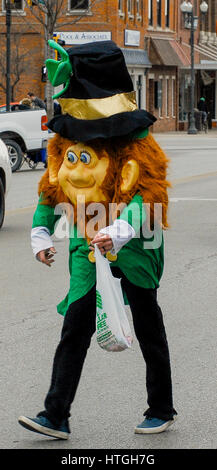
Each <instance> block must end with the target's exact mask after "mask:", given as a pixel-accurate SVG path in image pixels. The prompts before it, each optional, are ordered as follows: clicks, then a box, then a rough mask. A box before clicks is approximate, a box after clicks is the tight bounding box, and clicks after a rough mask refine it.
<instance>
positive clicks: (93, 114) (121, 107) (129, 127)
mask: <svg viewBox="0 0 217 470" xmlns="http://www.w3.org/2000/svg"><path fill="white" fill-rule="evenodd" d="M49 44H50V46H51V47H53V48H55V49H58V51H59V53H60V54H61V57H62V60H61V61H54V60H53V59H48V60H47V61H46V66H47V69H48V78H49V80H50V81H51V83H52V84H53V85H54V86H57V85H59V84H60V83H63V82H64V83H65V87H64V89H63V90H62V91H61V92H60V93H59V94H58V95H54V97H57V96H58V101H59V104H60V106H61V114H60V115H56V116H54V117H53V118H52V119H51V120H50V121H49V123H48V127H49V128H50V129H51V130H52V131H54V132H57V133H58V134H60V135H61V136H63V137H66V138H68V139H70V140H77V141H81V142H86V141H88V140H92V139H96V138H99V137H101V138H110V137H118V136H125V135H128V134H131V133H134V132H135V131H136V132H138V131H139V130H141V131H142V130H144V129H146V128H148V127H149V126H151V125H152V124H153V123H154V122H155V121H156V118H155V117H154V116H152V115H151V114H150V113H148V112H147V111H145V110H140V109H138V107H137V105H136V99H135V92H134V91H133V84H132V80H131V77H130V75H129V73H128V70H127V67H126V64H125V60H124V56H123V53H122V51H121V50H120V48H119V47H117V45H116V44H115V43H114V42H113V41H100V42H92V43H88V44H83V45H81V46H77V47H72V48H70V49H67V50H66V49H63V48H62V47H61V46H59V45H58V44H56V42H54V41H49ZM60 95H61V98H60Z"/></svg>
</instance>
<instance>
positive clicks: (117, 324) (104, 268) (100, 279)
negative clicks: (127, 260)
mask: <svg viewBox="0 0 217 470" xmlns="http://www.w3.org/2000/svg"><path fill="white" fill-rule="evenodd" d="M95 258H96V296H97V297H96V331H97V336H96V338H97V342H98V344H99V346H100V347H101V348H102V349H105V350H106V351H124V349H127V348H130V347H131V343H132V340H133V338H132V334H131V329H130V325H129V322H128V318H127V315H126V311H125V306H124V298H123V294H122V289H121V285H120V283H121V280H120V279H118V278H115V277H113V276H112V272H111V269H110V266H109V261H108V260H107V258H104V256H103V255H101V253H100V250H99V248H98V247H97V246H95Z"/></svg>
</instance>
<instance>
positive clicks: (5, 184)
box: [0, 139, 11, 228]
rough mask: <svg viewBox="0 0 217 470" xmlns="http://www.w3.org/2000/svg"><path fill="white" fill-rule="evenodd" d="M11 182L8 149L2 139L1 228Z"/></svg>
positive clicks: (0, 158)
mask: <svg viewBox="0 0 217 470" xmlns="http://www.w3.org/2000/svg"><path fill="white" fill-rule="evenodd" d="M10 184H11V165H10V159H9V155H8V149H7V147H6V145H5V144H4V142H3V141H2V140H1V139H0V228H1V227H2V225H3V221H4V216H5V196H6V195H7V193H8V190H9V187H10Z"/></svg>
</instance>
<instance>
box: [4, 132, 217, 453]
mask: <svg viewBox="0 0 217 470" xmlns="http://www.w3.org/2000/svg"><path fill="white" fill-rule="evenodd" d="M156 139H157V140H158V141H159V143H160V144H161V145H162V147H163V148H164V149H165V150H166V153H167V155H168V157H169V158H170V168H169V179H170V180H171V181H172V183H173V187H172V189H171V190H170V193H169V196H170V199H171V203H170V213H169V221H170V225H171V229H170V230H169V231H168V232H167V233H166V234H165V251H166V262H165V272H164V276H163V278H162V282H161V288H160V290H159V303H160V305H161V307H162V310H163V314H164V321H165V325H166V330H167V336H168V341H169V346H170V355H171V363H172V371H173V386H174V406H175V408H176V409H177V411H178V414H179V416H178V420H177V422H176V423H175V424H174V426H173V427H171V428H170V429H169V430H168V431H167V432H165V433H162V434H159V435H149V436H142V435H135V434H134V432H133V430H134V426H135V425H136V424H138V423H139V422H140V421H142V414H143V411H144V409H145V408H146V407H147V406H146V392H145V386H144V383H145V367H144V363H143V359H142V357H141V353H140V350H139V347H138V343H137V340H136V339H134V343H133V347H132V349H131V350H128V351H124V352H122V353H119V354H118V353H117V354H115V353H108V352H104V351H102V350H101V349H100V348H99V346H98V345H97V344H96V340H95V336H94V337H93V340H92V344H91V348H90V350H89V354H88V356H87V360H86V363H85V366H84V370H83V375H82V378H81V382H80V385H79V389H78V393H77V396H76V399H75V402H74V405H73V407H72V417H71V419H70V426H71V437H70V439H69V441H65V442H64V441H56V440H52V439H49V438H46V437H45V436H40V435H37V434H34V433H31V432H28V431H27V430H25V429H24V428H22V427H21V426H19V425H18V423H17V418H18V416H19V415H20V414H26V415H27V416H34V415H35V414H36V413H37V412H38V411H40V410H41V409H43V400H44V396H45V393H46V392H47V388H48V385H49V381H50V373H51V365H52V359H53V354H54V350H55V347H56V345H57V342H58V340H59V334H60V329H61V325H62V317H61V316H60V315H58V314H57V313H56V303H57V302H59V301H60V300H61V299H62V298H63V297H64V296H65V294H66V292H67V288H68V282H69V276H68V242H67V241H66V240H57V241H56V243H55V246H56V249H57V255H56V262H55V264H54V265H53V266H52V268H51V269H49V268H47V267H46V266H44V265H42V264H40V263H38V262H36V261H34V259H33V256H32V252H31V247H30V240H29V238H30V237H29V233H30V228H31V222H32V215H33V212H34V206H35V205H36V203H37V183H38V181H39V179H40V177H41V176H42V174H43V171H44V168H43V166H41V167H40V166H39V167H38V168H37V169H36V170H35V171H31V170H28V169H27V167H23V168H22V169H21V170H20V171H19V172H17V173H15V174H13V177H12V187H11V190H10V193H9V194H8V199H7V214H6V219H5V224H4V227H3V229H2V231H1V232H0V259H1V265H0V266H1V269H0V289H1V294H0V313H1V333H0V367H1V437H0V448H7V449H12V448H14V449H15V448H16V449H21V448H24V449H58V448H60V449H103V448H105V449H127V448H128V449H200V448H201V449H208V448H209V449H215V448H216V442H217V429H216V412H217V405H216V382H217V371H216V291H217V289H216V279H217V243H216V219H217V185H216V181H217V133H216V132H212V133H209V134H208V136H207V135H203V134H200V135H197V136H188V135H186V134H171V135H165V134H162V135H156ZM128 314H129V319H130V322H131V325H132V321H131V315H130V312H128Z"/></svg>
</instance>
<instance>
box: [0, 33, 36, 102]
mask: <svg viewBox="0 0 217 470" xmlns="http://www.w3.org/2000/svg"><path fill="white" fill-rule="evenodd" d="M22 37H23V33H22V34H21V33H19V32H12V33H11V101H14V100H15V98H14V96H15V89H16V86H17V84H18V83H19V81H20V80H21V78H22V77H23V75H24V74H25V75H26V74H27V73H28V72H29V69H30V68H31V61H32V60H33V56H34V51H33V50H31V51H30V50H29V49H27V48H26V47H24V46H23V45H21V39H22ZM35 52H36V50H35ZM0 88H1V89H2V90H3V92H4V93H5V94H6V55H5V35H1V39H0Z"/></svg>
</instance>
